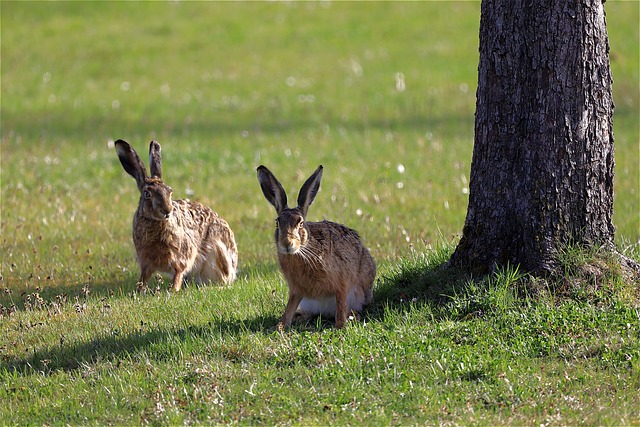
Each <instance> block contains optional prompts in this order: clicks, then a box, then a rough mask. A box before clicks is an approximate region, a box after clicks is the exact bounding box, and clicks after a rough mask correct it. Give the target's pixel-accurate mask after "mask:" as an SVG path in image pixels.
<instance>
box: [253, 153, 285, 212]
mask: <svg viewBox="0 0 640 427" xmlns="http://www.w3.org/2000/svg"><path fill="white" fill-rule="evenodd" d="M257 172H258V181H259V182H260V187H261V188H262V194H264V197H265V198H266V199H267V200H268V201H269V203H271V204H272V205H273V207H274V208H276V212H277V214H278V215H280V213H281V212H282V211H283V210H284V209H286V207H287V193H285V191H284V188H282V184H280V181H278V180H277V179H276V177H275V176H273V174H272V173H271V171H270V170H269V169H267V168H266V166H262V165H260V166H258V169H257Z"/></svg>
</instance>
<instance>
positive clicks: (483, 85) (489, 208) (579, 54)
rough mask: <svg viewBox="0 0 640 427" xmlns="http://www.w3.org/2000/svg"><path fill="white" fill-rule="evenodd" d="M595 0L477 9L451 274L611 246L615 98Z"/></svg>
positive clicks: (529, 266) (549, 264)
mask: <svg viewBox="0 0 640 427" xmlns="http://www.w3.org/2000/svg"><path fill="white" fill-rule="evenodd" d="M603 3H604V2H603V0H562V1H557V0H556V1H552V0H483V2H482V9H481V20H480V62H479V66H478V90H477V94H476V118H475V141H474V149H473V159H472V164H471V175H470V194H469V207H468V210H467V218H466V221H465V225H464V229H463V236H462V239H461V241H460V243H459V244H458V247H457V248H456V251H455V253H454V254H453V256H452V258H451V263H452V264H453V265H458V266H462V267H466V268H470V269H471V270H472V271H474V272H477V273H486V272H489V271H491V270H492V269H493V268H494V267H495V266H496V265H500V264H505V263H507V262H510V263H512V264H520V265H521V267H523V268H524V269H526V270H528V271H533V272H541V273H542V272H546V271H549V270H552V269H553V267H554V265H553V259H554V257H553V254H554V250H555V249H556V248H557V247H558V246H559V245H562V244H565V243H568V242H572V243H575V244H587V245H593V244H607V243H611V242H612V241H613V236H614V227H613V223H612V221H611V217H612V213H613V175H614V172H613V167H614V159H613V126H612V116H613V100H612V94H611V84H612V78H611V71H610V67H609V42H608V37H607V31H606V23H605V13H604V5H603Z"/></svg>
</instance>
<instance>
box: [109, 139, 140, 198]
mask: <svg viewBox="0 0 640 427" xmlns="http://www.w3.org/2000/svg"><path fill="white" fill-rule="evenodd" d="M115 147H116V153H118V158H119V159H120V163H122V167H123V168H124V170H125V171H127V173H128V174H129V175H131V176H132V177H133V178H134V179H135V180H136V183H137V184H138V189H139V190H140V191H142V189H143V188H144V180H145V178H146V177H147V169H146V168H145V167H144V163H142V160H140V156H138V153H136V150H134V149H133V147H131V145H129V143H128V142H126V141H123V140H122V139H119V140H117V141H116V142H115Z"/></svg>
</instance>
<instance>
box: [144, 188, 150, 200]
mask: <svg viewBox="0 0 640 427" xmlns="http://www.w3.org/2000/svg"><path fill="white" fill-rule="evenodd" d="M144 198H145V199H150V198H151V193H150V192H149V190H144Z"/></svg>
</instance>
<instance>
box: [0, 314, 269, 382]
mask: <svg viewBox="0 0 640 427" xmlns="http://www.w3.org/2000/svg"><path fill="white" fill-rule="evenodd" d="M275 322H277V318H276V317H275V316H256V317H254V318H251V319H246V320H216V321H210V322H207V323H206V324H202V325H191V326H186V327H175V328H161V327H154V328H148V327H147V326H146V325H145V324H143V323H142V324H141V325H140V327H139V328H138V329H136V330H134V331H131V332H129V333H127V334H126V335H121V333H120V332H118V331H117V330H113V331H110V332H109V333H110V335H105V336H100V337H96V338H93V339H90V340H88V341H84V342H79V343H73V344H67V343H65V342H64V340H63V339H62V338H61V341H60V344H59V345H57V346H54V347H49V348H46V349H42V350H37V351H34V352H32V353H30V354H28V355H26V356H25V357H14V358H10V357H4V358H3V360H1V361H0V371H3V370H6V371H9V372H17V373H19V374H29V373H35V372H37V373H40V374H44V375H50V374H53V373H55V372H56V371H66V372H72V371H80V370H84V369H86V367H88V366H91V365H93V364H95V363H98V362H100V361H111V362H114V363H118V362H119V360H121V359H122V358H136V357H137V355H141V354H143V355H144V357H145V358H151V359H154V360H155V359H157V360H166V358H167V356H168V355H170V354H172V353H173V352H175V354H176V355H177V354H179V353H180V352H181V351H182V350H181V349H180V348H179V347H180V346H176V345H174V344H173V343H175V342H176V341H180V342H185V341H187V340H193V339H197V340H203V341H215V338H217V337H218V336H219V334H224V335H225V336H238V335H240V334H243V333H245V332H247V331H248V332H251V333H262V334H265V335H268V334H271V333H272V331H270V328H269V326H268V325H272V324H275ZM168 353H169V354H168Z"/></svg>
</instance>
